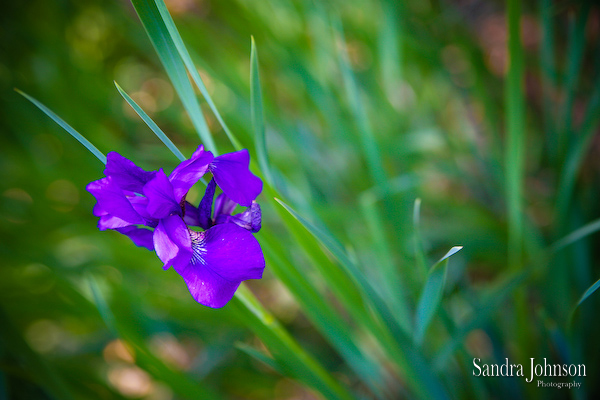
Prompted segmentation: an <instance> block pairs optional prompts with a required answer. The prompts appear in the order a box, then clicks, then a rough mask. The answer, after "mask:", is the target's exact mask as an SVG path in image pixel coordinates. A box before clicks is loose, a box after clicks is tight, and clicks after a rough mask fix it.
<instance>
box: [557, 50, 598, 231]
mask: <svg viewBox="0 0 600 400" xmlns="http://www.w3.org/2000/svg"><path fill="white" fill-rule="evenodd" d="M599 52H600V45H599ZM599 122H600V74H599V76H597V77H596V82H595V85H594V88H593V90H592V94H591V96H590V99H589V103H588V106H587V110H586V113H585V116H584V119H583V123H582V124H581V127H580V128H579V134H578V135H577V138H576V139H574V143H573V144H572V146H570V148H569V153H568V155H567V158H566V161H565V163H564V164H563V168H562V171H561V176H560V182H559V186H558V195H557V199H556V211H555V213H556V217H557V219H558V221H559V222H558V225H559V226H562V225H563V223H564V221H565V220H566V218H567V211H568V209H569V204H570V202H571V197H572V196H573V190H574V188H575V181H576V179H577V173H578V172H579V169H580V167H581V163H582V162H583V159H584V157H585V155H586V153H587V152H588V151H589V149H590V146H591V144H592V141H593V138H594V135H595V133H596V128H597V127H598V123H599Z"/></svg>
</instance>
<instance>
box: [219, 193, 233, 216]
mask: <svg viewBox="0 0 600 400" xmlns="http://www.w3.org/2000/svg"><path fill="white" fill-rule="evenodd" d="M236 206H237V204H236V202H234V201H233V200H231V199H230V198H229V197H227V195H226V194H225V193H221V194H220V195H218V196H217V199H216V200H215V219H216V218H218V216H219V215H221V214H224V215H231V213H232V212H233V210H235V207H236Z"/></svg>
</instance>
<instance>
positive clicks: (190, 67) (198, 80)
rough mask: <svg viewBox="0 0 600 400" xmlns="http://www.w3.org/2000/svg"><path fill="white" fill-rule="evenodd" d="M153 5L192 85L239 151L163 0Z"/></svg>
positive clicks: (239, 145)
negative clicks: (196, 88)
mask: <svg viewBox="0 0 600 400" xmlns="http://www.w3.org/2000/svg"><path fill="white" fill-rule="evenodd" d="M155 3H156V6H157V7H158V12H159V13H160V15H161V17H162V19H163V22H164V24H165V26H166V28H167V31H168V32H169V35H170V37H171V40H172V41H173V43H174V45H175V48H176V49H177V52H178V53H179V55H180V57H181V59H182V60H183V63H184V64H185V67H186V68H187V71H188V72H189V74H190V76H191V77H192V79H193V81H194V83H195V84H196V86H197V87H198V89H199V90H200V93H202V96H204V99H205V100H206V103H207V104H208V106H209V107H210V109H211V110H212V112H213V114H214V115H215V117H216V118H217V121H219V123H220V124H221V126H222V127H223V130H224V131H225V134H226V135H227V137H228V138H229V141H230V142H231V144H232V145H233V147H234V148H235V149H236V150H241V149H242V147H243V146H242V145H241V143H240V142H239V141H238V139H237V138H236V137H235V135H234V134H233V133H232V132H231V130H230V129H229V127H228V126H227V124H226V123H225V121H224V120H223V117H221V113H219V110H218V109H217V106H215V103H214V102H213V100H212V98H211V96H210V94H209V93H208V90H207V89H206V85H204V81H203V80H202V77H201V76H200V73H199V72H198V69H196V66H195V65H194V62H193V61H192V57H190V53H189V52H188V50H187V48H186V47H185V44H184V43H183V39H181V35H180V34H179V30H178V29H177V26H175V22H174V21H173V18H172V17H171V14H170V13H169V10H168V9H167V6H166V5H165V2H164V1H163V0H155Z"/></svg>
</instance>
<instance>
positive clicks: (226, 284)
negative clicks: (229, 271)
mask: <svg viewBox="0 0 600 400" xmlns="http://www.w3.org/2000/svg"><path fill="white" fill-rule="evenodd" d="M177 273H179V275H181V277H182V278H183V280H184V282H185V284H186V285H187V287H188V289H189V291H190V294H191V295H192V297H193V298H194V300H196V301H197V302H198V303H200V304H202V305H205V306H207V307H211V308H221V307H223V306H224V305H225V304H227V303H228V302H229V300H231V298H232V297H233V295H234V294H235V291H236V290H237V288H238V286H240V283H241V282H231V281H228V280H226V279H223V278H222V277H221V276H219V275H218V274H216V273H215V272H213V271H212V270H211V269H209V268H206V267H204V266H201V265H192V264H188V265H186V266H185V267H183V268H181V269H179V270H178V271H177Z"/></svg>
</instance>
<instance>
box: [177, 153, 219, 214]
mask: <svg viewBox="0 0 600 400" xmlns="http://www.w3.org/2000/svg"><path fill="white" fill-rule="evenodd" d="M213 158H214V156H213V154H212V153H211V152H210V151H204V146H202V145H200V146H198V149H197V150H196V151H195V152H194V154H192V158H190V159H189V160H185V161H182V162H181V163H180V164H179V165H178V166H177V167H176V168H175V169H174V170H173V172H171V174H170V175H169V180H170V181H171V184H172V185H173V190H174V193H175V200H176V201H177V203H179V202H180V201H181V199H183V198H184V197H185V195H186V194H187V192H188V191H189V190H190V188H191V187H192V186H194V184H195V183H196V182H198V181H199V180H200V178H202V176H203V175H204V174H205V173H206V170H207V169H208V164H210V162H211V161H213Z"/></svg>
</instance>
